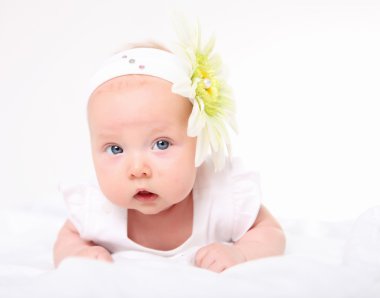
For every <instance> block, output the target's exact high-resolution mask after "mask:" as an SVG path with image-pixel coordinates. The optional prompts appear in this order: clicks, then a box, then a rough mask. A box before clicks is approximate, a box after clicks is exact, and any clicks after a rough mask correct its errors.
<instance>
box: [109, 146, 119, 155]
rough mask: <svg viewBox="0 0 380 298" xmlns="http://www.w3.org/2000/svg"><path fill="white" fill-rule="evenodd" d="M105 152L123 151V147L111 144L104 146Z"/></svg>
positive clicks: (117, 152) (112, 153)
mask: <svg viewBox="0 0 380 298" xmlns="http://www.w3.org/2000/svg"><path fill="white" fill-rule="evenodd" d="M106 152H107V153H108V154H111V155H116V154H121V153H123V148H121V147H120V146H118V145H111V146H108V147H107V148H106Z"/></svg>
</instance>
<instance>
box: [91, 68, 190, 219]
mask: <svg viewBox="0 0 380 298" xmlns="http://www.w3.org/2000/svg"><path fill="white" fill-rule="evenodd" d="M171 85H172V84H171V83H169V82H167V81H165V80H162V79H159V78H156V77H152V76H143V75H128V76H122V77H118V78H115V79H112V80H110V81H108V82H106V83H104V84H103V85H102V86H100V87H99V88H98V89H97V90H96V91H95V92H94V93H93V95H92V96H91V98H90V101H89V104H88V121H89V128H90V136H91V147H92V155H93V161H94V166H95V171H96V174H97V178H98V181H99V185H100V188H101V189H102V191H103V193H104V194H105V196H106V197H107V198H108V199H109V200H110V201H112V202H113V203H114V204H116V205H118V206H121V207H123V208H127V209H136V210H138V211H140V212H142V213H144V214H157V213H159V212H161V211H163V210H165V209H167V208H169V207H170V206H172V205H173V204H176V203H179V202H181V201H182V200H184V199H185V198H187V197H188V196H189V195H190V193H191V190H192V188H193V185H194V181H195V176H196V168H195V165H194V158H195V146H196V139H195V138H190V137H188V136H187V121H188V118H189V115H190V113H191V109H192V104H191V103H190V102H189V100H187V99H185V98H183V97H181V96H179V95H176V94H173V93H172V92H171Z"/></svg>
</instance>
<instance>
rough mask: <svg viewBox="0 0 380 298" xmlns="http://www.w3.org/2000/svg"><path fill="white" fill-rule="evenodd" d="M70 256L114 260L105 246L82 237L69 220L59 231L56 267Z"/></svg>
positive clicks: (55, 246)
mask: <svg viewBox="0 0 380 298" xmlns="http://www.w3.org/2000/svg"><path fill="white" fill-rule="evenodd" d="M69 256H77V257H85V258H90V259H98V260H103V261H108V262H112V257H111V254H110V253H109V252H108V251H107V250H106V249H105V248H104V247H102V246H98V245H96V244H95V243H93V242H91V241H86V240H83V239H82V238H80V235H79V233H78V231H77V229H76V228H75V227H74V225H73V224H72V223H71V222H70V221H69V220H67V221H66V222H65V224H64V225H63V227H62V228H61V230H60V231H59V234H58V238H57V240H56V242H55V245H54V265H55V267H58V265H59V263H60V262H61V261H62V260H63V259H64V258H66V257H69Z"/></svg>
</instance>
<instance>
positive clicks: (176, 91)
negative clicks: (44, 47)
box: [54, 31, 285, 272]
mask: <svg viewBox="0 0 380 298" xmlns="http://www.w3.org/2000/svg"><path fill="white" fill-rule="evenodd" d="M197 33H198V31H197V32H196V34H197ZM199 42H200V39H199V36H196V37H195V39H194V40H193V39H188V38H186V39H184V40H181V41H180V47H179V49H177V50H176V51H168V50H166V49H163V48H160V47H157V46H154V47H151V46H145V47H135V48H132V49H128V50H126V51H123V52H121V53H118V54H116V55H114V56H112V57H111V58H110V59H108V60H107V61H106V62H105V64H104V65H103V66H102V67H101V68H100V69H99V71H98V72H97V73H96V74H95V75H94V77H93V78H92V80H91V82H90V87H89V92H88V105H87V112H88V124H89V131H90V138H91V149H92V157H93V162H94V168H95V172H96V177H97V183H95V184H93V185H79V186H76V187H72V188H69V189H67V190H65V191H64V195H65V198H66V202H67V204H68V208H69V213H70V215H69V219H68V220H67V221H66V223H65V224H64V225H63V227H62V229H61V230H60V232H59V235H58V238H57V241H56V244H55V247H54V261H55V265H56V266H58V265H59V264H60V262H61V261H62V260H63V259H65V258H67V257H71V256H76V257H85V258H91V259H97V260H104V261H109V262H112V261H113V257H112V255H113V254H114V253H117V252H122V251H140V252H145V253H149V254H155V255H158V256H162V257H172V256H176V255H179V254H183V253H184V252H186V251H188V250H190V249H192V248H198V249H197V250H196V252H195V253H194V255H193V256H192V259H193V262H194V265H195V266H198V267H200V268H205V269H208V270H212V271H215V272H221V271H223V270H225V269H227V268H229V267H231V266H234V265H237V264H239V263H242V262H246V261H249V260H253V259H258V258H262V257H269V256H275V255H280V254H282V253H283V252H284V246H285V237H284V234H283V231H282V229H281V227H280V226H279V224H278V222H277V221H276V220H275V219H274V217H273V216H272V215H271V214H270V213H269V211H268V210H267V209H266V208H265V207H264V206H263V205H262V204H261V203H260V188H259V185H258V180H257V177H256V175H255V173H253V172H251V171H249V170H247V169H245V168H244V164H243V163H242V162H241V161H240V160H239V159H237V158H232V157H230V145H231V144H230V140H229V137H228V133H229V131H230V129H231V128H232V129H234V127H235V126H234V104H233V100H232V98H231V95H230V92H229V89H228V86H227V84H226V82H225V81H223V79H222V77H221V68H220V60H219V59H218V57H217V56H216V55H215V54H214V53H213V46H214V45H213V42H212V41H211V42H209V43H208V44H207V45H206V46H205V47H202V46H201V44H199ZM181 51H182V52H181Z"/></svg>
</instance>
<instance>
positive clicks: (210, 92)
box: [191, 51, 222, 117]
mask: <svg viewBox="0 0 380 298" xmlns="http://www.w3.org/2000/svg"><path fill="white" fill-rule="evenodd" d="M195 57H196V62H197V65H196V68H195V70H194V73H193V76H192V77H191V80H192V81H194V80H196V79H198V80H199V82H198V84H197V88H196V89H195V93H196V99H197V101H199V100H202V101H203V103H204V107H205V112H206V114H207V115H208V116H210V117H214V116H216V115H217V114H219V113H220V112H221V105H222V103H221V101H220V96H219V93H220V92H219V90H220V83H219V81H218V80H217V79H216V78H215V74H214V72H213V69H212V67H211V65H210V63H209V61H208V59H209V58H208V56H207V55H204V54H202V53H200V52H199V51H198V52H197V53H196V55H195Z"/></svg>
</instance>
